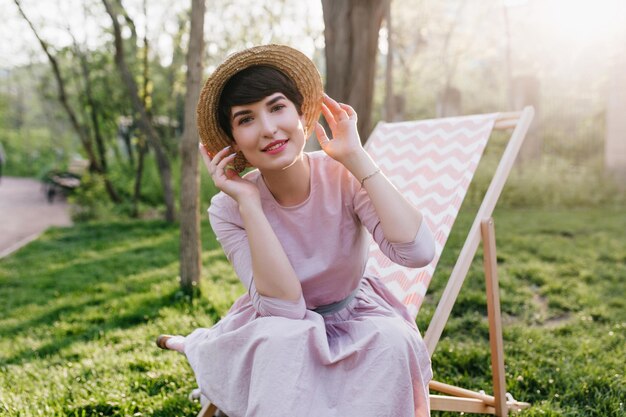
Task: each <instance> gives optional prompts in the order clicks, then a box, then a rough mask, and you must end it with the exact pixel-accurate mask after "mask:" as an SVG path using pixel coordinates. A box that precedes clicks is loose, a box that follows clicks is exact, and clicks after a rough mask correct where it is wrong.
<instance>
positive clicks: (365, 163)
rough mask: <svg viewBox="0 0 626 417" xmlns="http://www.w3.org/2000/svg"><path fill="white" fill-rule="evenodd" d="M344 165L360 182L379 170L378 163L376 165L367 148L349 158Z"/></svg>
mask: <svg viewBox="0 0 626 417" xmlns="http://www.w3.org/2000/svg"><path fill="white" fill-rule="evenodd" d="M344 166H345V167H346V168H347V169H348V171H350V172H351V173H352V175H354V177H355V178H356V179H357V181H359V182H360V183H361V182H362V181H363V180H364V179H366V178H367V177H370V176H371V175H372V174H374V173H375V172H377V171H378V170H379V168H378V165H376V163H375V162H374V161H373V160H372V158H371V157H370V156H369V154H368V153H367V152H365V150H362V151H361V152H359V153H357V154H355V155H353V156H352V157H351V158H348V159H347V160H346V161H345V163H344Z"/></svg>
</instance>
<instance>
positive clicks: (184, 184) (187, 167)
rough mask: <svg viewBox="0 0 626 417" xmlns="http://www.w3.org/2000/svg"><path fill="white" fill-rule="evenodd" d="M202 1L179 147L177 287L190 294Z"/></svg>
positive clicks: (195, 271) (194, 270)
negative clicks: (178, 264) (178, 259)
mask: <svg viewBox="0 0 626 417" xmlns="http://www.w3.org/2000/svg"><path fill="white" fill-rule="evenodd" d="M204 11H205V0H192V1H191V29H190V33H189V51H188V52H187V81H186V88H187V90H186V93H185V127H184V129H185V130H184V132H183V138H182V141H181V145H180V155H181V184H180V214H181V215H180V278H181V280H180V285H181V287H182V289H183V291H184V292H186V293H187V294H193V292H194V291H193V289H194V287H196V288H199V287H198V283H199V282H200V270H201V260H200V256H201V243H200V211H199V206H200V199H199V189H200V175H199V171H198V131H197V128H196V105H197V103H198V98H199V96H200V83H201V81H202V80H201V78H202V55H203V51H204V36H203V35H204V31H203V28H204Z"/></svg>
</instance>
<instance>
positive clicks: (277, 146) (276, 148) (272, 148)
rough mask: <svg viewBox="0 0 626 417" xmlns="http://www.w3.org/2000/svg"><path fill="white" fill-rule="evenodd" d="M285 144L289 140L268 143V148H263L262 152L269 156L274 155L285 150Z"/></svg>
mask: <svg viewBox="0 0 626 417" xmlns="http://www.w3.org/2000/svg"><path fill="white" fill-rule="evenodd" d="M287 142H289V139H285V140H277V141H274V142H272V143H270V144H269V145H268V146H266V147H265V148H263V152H266V153H268V154H270V155H274V154H277V153H279V152H282V151H283V150H284V149H285V146H286V145H287Z"/></svg>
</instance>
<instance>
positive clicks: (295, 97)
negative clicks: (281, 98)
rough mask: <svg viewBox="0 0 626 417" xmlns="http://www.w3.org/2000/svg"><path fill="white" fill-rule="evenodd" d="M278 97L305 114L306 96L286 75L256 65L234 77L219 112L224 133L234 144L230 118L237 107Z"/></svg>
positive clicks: (228, 85) (226, 88)
mask: <svg viewBox="0 0 626 417" xmlns="http://www.w3.org/2000/svg"><path fill="white" fill-rule="evenodd" d="M274 93H283V94H284V95H285V97H287V98H288V99H289V100H290V101H291V102H292V103H293V104H294V105H295V106H296V110H298V114H300V115H301V114H302V102H303V97H302V94H301V93H300V91H299V90H298V87H297V86H296V83H294V82H293V80H292V79H291V78H289V77H288V76H287V75H285V74H284V73H283V72H282V71H280V70H278V69H276V68H274V67H269V66H266V65H254V66H251V67H248V68H245V69H243V70H241V71H239V72H238V73H236V74H235V75H233V76H232V77H230V79H229V80H228V81H227V82H226V84H224V89H223V90H222V94H221V95H220V100H219V104H218V110H217V120H218V122H219V125H220V127H221V128H222V130H223V131H224V132H226V134H227V135H228V137H230V139H231V140H233V131H232V125H231V114H230V113H231V109H232V108H233V106H241V105H245V104H250V103H256V102H257V101H260V100H263V99H264V98H265V97H267V96H270V95H272V94H274Z"/></svg>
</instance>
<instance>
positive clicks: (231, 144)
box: [230, 141, 239, 152]
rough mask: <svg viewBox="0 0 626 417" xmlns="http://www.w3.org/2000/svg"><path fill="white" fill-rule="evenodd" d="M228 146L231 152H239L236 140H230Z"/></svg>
mask: <svg viewBox="0 0 626 417" xmlns="http://www.w3.org/2000/svg"><path fill="white" fill-rule="evenodd" d="M230 148H231V149H232V150H233V152H239V145H237V142H235V141H232V142H231V143H230Z"/></svg>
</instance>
